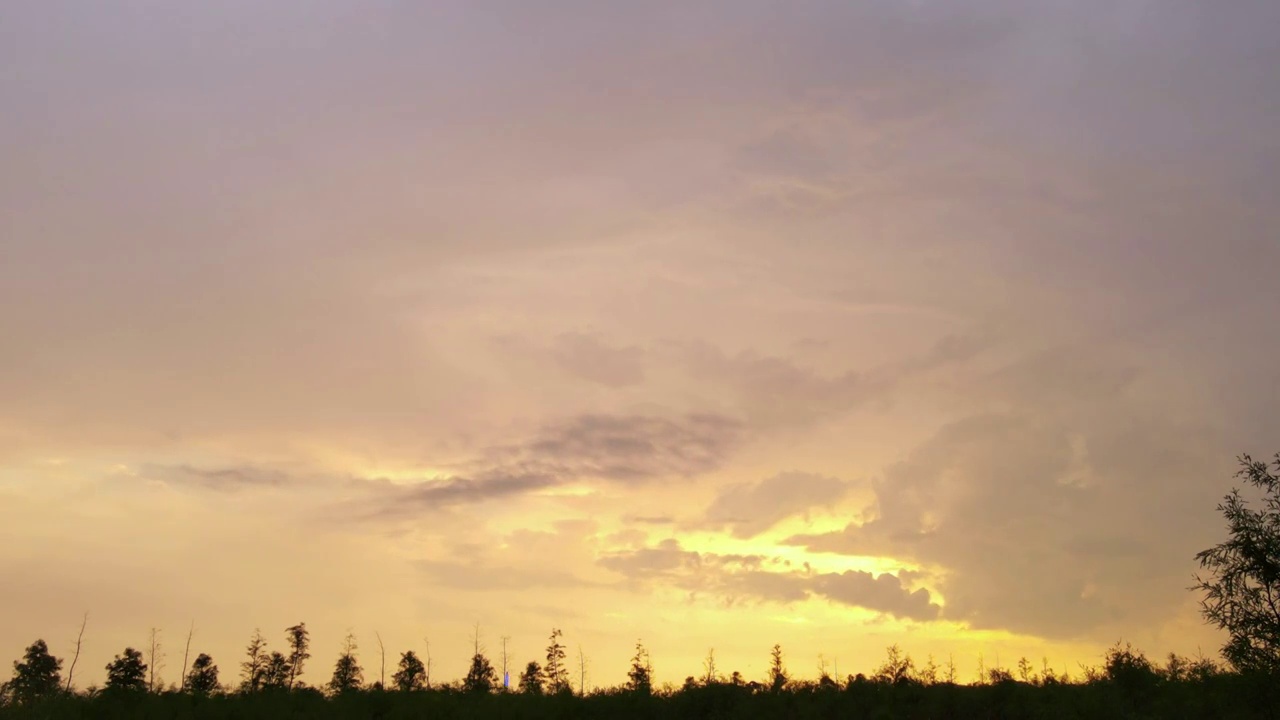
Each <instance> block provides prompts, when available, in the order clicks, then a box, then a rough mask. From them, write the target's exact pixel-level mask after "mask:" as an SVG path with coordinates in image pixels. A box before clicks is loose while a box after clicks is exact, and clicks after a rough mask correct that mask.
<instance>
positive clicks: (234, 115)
mask: <svg viewBox="0 0 1280 720" xmlns="http://www.w3.org/2000/svg"><path fill="white" fill-rule="evenodd" d="M1278 23H1280V4H1277V3H1274V2H1270V1H1268V0H1233V2H1230V3H1218V2H1208V1H1207V0H1159V2H1157V1H1156V0H1044V1H1043V2H1025V1H1024V0H972V1H970V2H964V3H956V2H950V1H944V0H839V1H837V0H788V1H787V2H779V1H766V0H732V1H731V0H681V2H652V3H631V2H625V3H624V2H600V1H599V0H593V1H591V2H587V1H585V0H547V1H546V2H540V3H528V2H524V1H516V0H467V1H465V2H464V1H461V0H440V1H439V2H431V3H419V2H405V1H393V0H372V1H367V2H358V3H357V2H351V1H349V0H348V1H339V0H315V1H313V2H305V3H304V2H276V3H262V2H257V1H256V0H255V1H252V2H251V1H249V0H226V1H225V2H217V3H202V2H159V1H148V0H132V1H124V0H115V1H113V2H87V1H81V2H69V1H62V0H42V1H41V2H10V3H3V4H0V338H3V339H2V340H0V528H3V531H2V532H0V577H3V578H4V587H5V591H4V592H3V593H0V662H3V663H4V664H5V665H6V666H7V664H8V660H9V659H16V658H18V657H19V656H20V655H21V653H22V650H23V648H25V647H26V646H27V645H28V644H29V643H30V642H32V641H33V640H35V639H36V638H44V639H46V640H47V641H48V642H49V644H50V647H51V650H52V651H53V652H54V653H55V654H58V655H60V656H63V657H68V658H69V656H70V655H71V653H72V651H73V649H74V640H75V637H76V633H77V631H78V629H79V627H80V624H81V620H82V617H83V616H84V613H85V612H88V626H87V629H86V632H85V642H84V650H83V655H82V657H81V659H80V663H79V665H78V667H77V669H76V674H75V682H76V684H77V685H78V686H80V687H85V686H88V685H92V684H100V683H101V682H102V681H103V679H104V677H105V672H104V671H103V666H104V665H105V664H106V663H107V662H108V661H109V660H110V659H111V657H112V656H113V655H115V654H116V653H119V652H120V651H121V650H122V649H123V648H124V647H125V646H126V645H132V646H135V647H141V646H143V645H145V644H147V642H148V636H149V632H150V630H151V628H158V629H159V630H160V632H161V638H162V643H163V651H164V654H165V658H164V667H163V669H162V670H161V676H162V677H163V678H164V679H165V680H166V681H170V682H176V681H177V680H178V678H179V676H180V671H181V666H182V654H183V646H184V644H185V641H186V636H187V633H188V630H189V629H190V628H191V627H192V625H193V624H194V636H193V640H192V644H191V651H192V654H193V656H194V653H196V652H207V653H210V654H211V655H212V656H213V657H214V660H215V661H216V662H217V663H218V664H219V666H220V667H221V668H222V677H223V680H224V681H228V682H230V681H234V680H235V679H236V677H237V675H238V669H237V664H238V662H239V660H240V655H241V653H242V651H243V648H244V646H245V645H246V644H247V643H248V640H249V637H250V635H251V634H252V633H253V631H254V629H255V628H261V629H262V631H263V633H264V634H265V635H266V636H267V638H268V641H269V643H270V646H271V648H272V649H282V648H283V647H284V629H285V628H286V627H288V626H290V625H293V624H295V623H297V622H298V621H305V622H306V623H307V626H308V627H309V628H310V629H311V631H312V636H313V650H312V652H313V654H314V656H315V657H314V659H313V660H312V661H311V663H310V665H309V667H308V668H307V670H306V673H305V675H304V679H305V680H307V681H309V682H311V683H312V684H320V683H323V682H324V681H326V680H327V679H328V676H329V674H330V672H331V669H332V663H333V661H334V659H335V658H336V656H337V654H338V652H339V649H340V646H341V642H342V638H343V636H344V635H346V634H347V633H348V632H351V633H354V634H355V636H356V637H357V641H358V643H359V647H360V655H361V659H362V662H363V663H364V665H365V670H366V679H369V680H373V679H377V677H378V673H379V651H378V641H379V638H380V639H381V640H382V642H383V644H384V645H385V648H386V657H387V660H386V662H387V666H388V667H387V675H388V676H389V675H390V673H391V671H392V669H393V668H394V665H395V663H396V661H397V660H398V658H399V653H400V652H403V651H405V650H409V649H413V650H415V651H416V652H418V653H419V654H420V655H424V654H425V653H426V652H427V651H428V650H429V652H430V654H431V657H432V661H433V664H432V680H433V681H435V682H439V681H447V680H453V679H457V678H460V677H461V676H462V675H463V674H464V673H465V670H466V667H467V664H468V660H469V657H470V654H471V651H472V647H473V646H472V642H473V639H474V636H475V635H476V633H477V629H478V634H479V640H480V642H481V644H482V645H483V646H484V647H485V649H486V651H487V653H488V655H489V656H490V657H492V658H495V659H496V660H497V661H498V664H499V665H501V658H500V656H501V649H502V646H503V642H504V641H503V638H504V637H507V638H509V640H507V641H506V644H507V647H508V654H509V658H510V659H509V664H510V666H511V667H512V668H513V672H512V677H513V679H514V677H515V672H514V669H515V668H519V667H523V665H524V664H525V663H526V662H528V661H529V660H534V659H538V660H541V659H542V655H543V654H544V652H545V651H544V648H545V646H546V644H547V639H548V636H549V635H550V632H551V629H552V628H560V629H561V630H563V634H564V642H565V644H566V645H567V646H568V648H569V653H570V656H571V661H572V662H573V664H574V666H575V685H576V683H577V680H578V673H577V662H578V656H579V654H581V656H582V657H583V658H585V661H586V667H587V684H588V686H607V685H614V684H620V683H621V682H623V681H624V680H625V673H626V670H627V664H628V661H629V658H630V657H631V655H632V653H633V650H634V645H635V643H636V642H637V640H641V641H643V642H644V644H645V645H646V646H647V647H648V648H649V650H650V652H651V653H652V657H653V663H654V671H655V675H656V679H657V681H658V682H659V683H661V682H674V683H679V682H681V681H682V680H683V678H684V677H685V676H686V675H698V674H701V673H702V672H703V659H704V657H705V656H706V655H707V653H708V650H709V649H712V648H714V652H715V659H716V665H717V668H718V669H719V670H720V671H721V672H723V673H726V674H727V673H729V672H731V671H733V670H739V671H741V672H742V673H743V674H744V676H746V677H747V678H748V679H761V678H763V676H764V674H765V672H766V668H767V665H768V660H769V649H770V648H771V647H772V646H773V645H774V644H775V643H779V644H781V645H782V647H783V650H784V653H785V656H786V661H787V664H788V666H789V667H790V668H791V670H792V672H793V674H795V675H797V676H801V677H816V676H817V674H818V672H819V666H820V664H821V663H822V662H826V663H827V664H828V668H829V669H831V670H833V671H837V672H838V673H839V674H840V675H841V676H843V675H846V674H849V673H856V672H871V671H873V670H874V669H875V667H876V666H877V665H878V664H879V663H880V662H881V661H882V659H883V657H884V649H885V647H886V646H888V645H890V644H894V643H896V644H898V645H900V646H901V647H902V648H903V650H905V651H907V652H910V653H911V654H912V655H913V657H915V658H916V659H917V661H918V662H921V663H923V662H924V660H925V658H926V657H927V656H928V655H930V654H932V655H934V656H935V658H937V659H938V662H939V663H945V662H946V661H947V659H948V658H952V659H953V661H954V663H955V665H956V667H957V669H958V671H959V674H960V675H961V677H968V676H971V675H972V674H973V673H974V672H975V669H976V668H977V665H978V661H979V657H982V658H983V662H984V663H985V666H986V667H988V668H989V667H992V666H995V665H996V664H999V665H1001V666H1003V667H1011V666H1012V665H1014V664H1015V663H1016V661H1017V658H1019V657H1022V656H1026V657H1028V658H1031V659H1032V660H1033V661H1034V662H1035V664H1036V665H1037V666H1039V665H1040V664H1041V663H1042V662H1043V661H1044V660H1043V659H1046V658H1047V662H1048V663H1049V665H1051V666H1053V667H1054V668H1055V669H1057V670H1058V671H1059V672H1061V671H1062V670H1064V669H1065V670H1069V671H1071V672H1073V673H1074V674H1076V675H1079V674H1080V667H1079V664H1081V663H1083V664H1096V663H1098V662H1099V661H1100V658H1101V655H1102V653H1103V651H1104V650H1105V648H1106V647H1108V646H1109V645H1111V644H1113V643H1115V642H1116V641H1118V640H1124V641H1128V642H1132V643H1133V644H1134V645H1135V646H1138V647H1139V648H1141V649H1143V650H1145V651H1146V652H1148V653H1149V654H1151V655H1153V656H1156V657H1163V656H1164V655H1165V654H1167V653H1168V652H1171V651H1176V652H1179V653H1182V654H1189V655H1195V654H1196V653H1197V652H1203V653H1204V654H1206V655H1210V656H1212V655H1215V654H1216V650H1217V648H1218V646H1219V645H1220V643H1221V642H1222V640H1223V637H1222V636H1221V635H1220V634H1219V633H1218V632H1217V631H1216V630H1214V629H1213V628H1211V627H1207V626H1205V625H1204V624H1203V623H1202V621H1201V620H1200V617H1199V615H1198V606H1197V600H1198V598H1197V597H1196V595H1195V594H1194V593H1192V592H1189V591H1188V587H1189V586H1190V585H1191V584H1192V582H1193V574H1194V573H1195V572H1196V570H1197V567H1196V563H1195V560H1194V555H1195V553H1196V552H1197V551H1199V550H1202V549H1204V548H1206V547H1209V546H1211V545H1213V544H1214V543H1216V542H1219V541H1220V540H1222V539H1223V538H1224V537H1225V526H1224V523H1223V521H1222V519H1221V517H1220V516H1219V515H1218V513H1217V512H1216V511H1215V506H1216V504H1217V502H1218V501H1219V500H1220V498H1221V497H1222V495H1223V494H1224V493H1226V492H1227V491H1228V490H1229V489H1230V488H1231V487H1232V485H1233V483H1234V482H1235V481H1234V480H1233V478H1232V475H1233V473H1234V471H1235V470H1236V456H1237V455H1239V454H1240V453H1251V454H1253V455H1255V456H1260V457H1269V456H1270V455H1271V454H1273V453H1274V452H1276V451H1280V414H1277V413H1276V412H1275V408H1276V405H1277V400H1278V399H1280V364H1277V363H1276V361H1275V358H1276V356H1277V353H1280V332H1277V325H1276V315H1277V310H1278V309H1280V284H1278V283H1277V282H1276V276H1277V272H1276V271H1277V269H1278V268H1280V242H1278V241H1277V238H1278V237H1280V206H1278V205H1277V203H1276V199H1277V197H1280V135H1278V134H1277V133H1276V132H1275V128H1276V127H1277V124H1278V123H1280V74H1277V73H1275V72H1274V68H1275V67H1276V66H1277V65H1280V45H1278V44H1277V43H1276V40H1275V37H1274V28H1275V27H1276V26H1277V24H1278ZM820 658H821V659H820Z"/></svg>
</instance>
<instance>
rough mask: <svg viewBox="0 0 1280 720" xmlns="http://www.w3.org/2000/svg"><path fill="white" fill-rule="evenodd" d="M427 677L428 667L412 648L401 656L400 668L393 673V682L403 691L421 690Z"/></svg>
mask: <svg viewBox="0 0 1280 720" xmlns="http://www.w3.org/2000/svg"><path fill="white" fill-rule="evenodd" d="M426 678H427V668H426V666H425V665H423V664H422V661H421V660H419V659H418V656H417V655H416V654H414V652H413V651H412V650H410V651H409V652H407V653H404V654H402V655H401V656H400V668H399V669H398V670H396V671H395V672H394V673H392V674H391V682H393V683H395V686H396V689H397V690H399V691H401V692H412V691H414V690H421V689H422V688H423V687H425V685H426Z"/></svg>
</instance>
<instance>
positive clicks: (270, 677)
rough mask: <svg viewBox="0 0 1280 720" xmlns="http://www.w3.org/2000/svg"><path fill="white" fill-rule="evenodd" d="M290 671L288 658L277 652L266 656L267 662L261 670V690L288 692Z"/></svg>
mask: <svg viewBox="0 0 1280 720" xmlns="http://www.w3.org/2000/svg"><path fill="white" fill-rule="evenodd" d="M290 670H291V668H290V667H289V658H287V657H285V656H284V655H283V654H281V653H279V652H273V653H271V654H270V655H268V656H267V662H266V664H265V665H264V666H263V668H262V687H263V689H264V690H288V689H289V675H290Z"/></svg>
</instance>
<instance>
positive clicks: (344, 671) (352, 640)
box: [329, 633, 364, 694]
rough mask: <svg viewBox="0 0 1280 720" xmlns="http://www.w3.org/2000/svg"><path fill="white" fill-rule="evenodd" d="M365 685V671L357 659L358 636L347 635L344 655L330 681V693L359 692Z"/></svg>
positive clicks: (344, 642)
mask: <svg viewBox="0 0 1280 720" xmlns="http://www.w3.org/2000/svg"><path fill="white" fill-rule="evenodd" d="M363 684H364V671H363V670H362V669H361V668H360V661H359V660H357V659H356V636H355V635H352V634H351V633H347V637H346V639H345V640H344V641H343V644H342V654H341V655H339V656H338V662H337V663H335V664H334V666H333V678H332V679H330V680H329V691H330V692H332V693H334V694H341V693H345V692H350V691H352V690H359V689H360V686H361V685H363Z"/></svg>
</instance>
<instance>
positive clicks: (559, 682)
mask: <svg viewBox="0 0 1280 720" xmlns="http://www.w3.org/2000/svg"><path fill="white" fill-rule="evenodd" d="M560 637H561V633H560V629H559V628H552V630H551V644H550V645H548V646H547V664H546V665H544V666H543V668H542V675H543V677H545V678H546V681H547V692H551V693H560V692H568V691H571V688H570V687H569V668H568V667H566V666H565V651H564V645H561V644H560Z"/></svg>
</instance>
